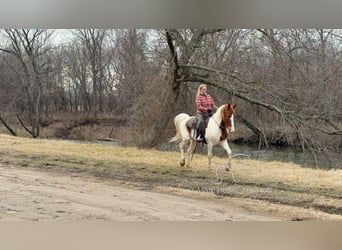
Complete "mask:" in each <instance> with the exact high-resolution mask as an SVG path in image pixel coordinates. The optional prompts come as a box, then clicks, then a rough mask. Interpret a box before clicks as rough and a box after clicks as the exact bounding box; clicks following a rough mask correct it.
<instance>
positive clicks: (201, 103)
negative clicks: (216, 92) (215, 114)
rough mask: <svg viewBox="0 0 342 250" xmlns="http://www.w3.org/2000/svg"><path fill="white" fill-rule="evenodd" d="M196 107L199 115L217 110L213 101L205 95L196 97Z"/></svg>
mask: <svg viewBox="0 0 342 250" xmlns="http://www.w3.org/2000/svg"><path fill="white" fill-rule="evenodd" d="M196 107H197V113H199V114H205V113H206V112H207V109H217V107H216V105H215V103H214V101H213V99H212V98H211V96H210V95H207V94H204V95H202V94H200V95H198V96H197V97H196Z"/></svg>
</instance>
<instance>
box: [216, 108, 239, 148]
mask: <svg viewBox="0 0 342 250" xmlns="http://www.w3.org/2000/svg"><path fill="white" fill-rule="evenodd" d="M235 107H236V104H235V105H234V106H233V105H231V104H227V105H225V106H224V107H223V108H222V110H221V114H220V115H221V118H222V121H221V124H220V129H221V136H220V141H223V140H226V139H227V138H228V130H227V129H231V127H232V121H231V120H230V118H231V117H232V115H235Z"/></svg>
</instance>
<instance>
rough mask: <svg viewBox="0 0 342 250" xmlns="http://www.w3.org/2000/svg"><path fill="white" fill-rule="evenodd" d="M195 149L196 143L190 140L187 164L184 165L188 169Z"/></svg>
mask: <svg viewBox="0 0 342 250" xmlns="http://www.w3.org/2000/svg"><path fill="white" fill-rule="evenodd" d="M195 147H196V141H194V140H191V139H190V145H189V148H188V150H187V164H186V166H187V167H190V162H191V158H192V155H193V153H194V150H195Z"/></svg>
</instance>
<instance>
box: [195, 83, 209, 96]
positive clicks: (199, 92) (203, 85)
mask: <svg viewBox="0 0 342 250" xmlns="http://www.w3.org/2000/svg"><path fill="white" fill-rule="evenodd" d="M203 87H207V85H206V84H204V83H202V84H201V85H200V86H199V87H198V89H197V94H196V96H199V95H200V94H201V90H202V88H203Z"/></svg>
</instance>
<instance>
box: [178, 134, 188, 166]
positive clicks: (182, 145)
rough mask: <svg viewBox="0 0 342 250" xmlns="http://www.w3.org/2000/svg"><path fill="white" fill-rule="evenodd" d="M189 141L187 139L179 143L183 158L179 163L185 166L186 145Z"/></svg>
mask: <svg viewBox="0 0 342 250" xmlns="http://www.w3.org/2000/svg"><path fill="white" fill-rule="evenodd" d="M187 143H188V142H187V141H185V140H182V141H181V142H180V143H179V148H180V151H181V160H180V163H179V165H180V166H181V167H183V166H184V165H185V156H184V146H185V145H186V144H187Z"/></svg>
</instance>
